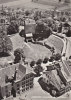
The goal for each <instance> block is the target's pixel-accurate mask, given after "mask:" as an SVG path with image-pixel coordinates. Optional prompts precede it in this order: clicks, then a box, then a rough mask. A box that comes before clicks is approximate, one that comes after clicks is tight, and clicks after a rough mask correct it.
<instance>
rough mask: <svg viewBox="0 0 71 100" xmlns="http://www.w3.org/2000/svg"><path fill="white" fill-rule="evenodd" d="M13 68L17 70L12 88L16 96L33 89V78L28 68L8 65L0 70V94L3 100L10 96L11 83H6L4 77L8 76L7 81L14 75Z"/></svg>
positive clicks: (19, 65)
mask: <svg viewBox="0 0 71 100" xmlns="http://www.w3.org/2000/svg"><path fill="white" fill-rule="evenodd" d="M15 68H16V69H17V74H16V80H15V81H14V85H13V87H14V89H15V91H16V95H19V94H20V93H23V92H25V91H28V90H30V89H31V88H33V85H34V84H33V79H34V76H33V73H32V71H31V68H30V67H28V68H27V67H25V66H24V65H22V64H15V65H10V66H8V67H6V68H2V69H0V94H1V96H2V97H3V98H4V99H6V98H9V97H10V96H12V95H11V90H12V83H10V82H8V83H6V82H5V79H6V76H8V78H9V79H11V78H12V76H13V74H14V73H15Z"/></svg>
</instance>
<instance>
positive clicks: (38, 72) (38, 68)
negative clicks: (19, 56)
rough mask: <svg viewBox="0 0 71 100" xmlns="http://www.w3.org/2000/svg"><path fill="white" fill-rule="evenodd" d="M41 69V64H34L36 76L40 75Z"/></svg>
mask: <svg viewBox="0 0 71 100" xmlns="http://www.w3.org/2000/svg"><path fill="white" fill-rule="evenodd" d="M42 71H43V68H42V67H41V65H36V66H35V68H34V72H35V73H36V75H37V76H40V72H42Z"/></svg>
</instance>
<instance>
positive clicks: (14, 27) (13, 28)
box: [7, 21, 19, 35]
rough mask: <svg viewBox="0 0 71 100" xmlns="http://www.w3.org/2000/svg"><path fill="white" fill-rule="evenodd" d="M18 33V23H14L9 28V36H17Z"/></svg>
mask: <svg viewBox="0 0 71 100" xmlns="http://www.w3.org/2000/svg"><path fill="white" fill-rule="evenodd" d="M18 31H19V26H18V23H17V22H16V21H12V22H11V23H10V25H9V26H8V28H7V34H9V35H11V34H15V33H17V32H18Z"/></svg>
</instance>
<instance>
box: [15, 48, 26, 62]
mask: <svg viewBox="0 0 71 100" xmlns="http://www.w3.org/2000/svg"><path fill="white" fill-rule="evenodd" d="M14 56H15V59H14V63H19V62H20V60H21V58H22V59H24V58H25V55H24V51H23V49H21V48H18V49H16V50H15V51H14Z"/></svg>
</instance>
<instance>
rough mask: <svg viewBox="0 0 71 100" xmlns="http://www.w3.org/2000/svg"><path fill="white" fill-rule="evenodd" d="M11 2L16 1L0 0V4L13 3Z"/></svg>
mask: <svg viewBox="0 0 71 100" xmlns="http://www.w3.org/2000/svg"><path fill="white" fill-rule="evenodd" d="M13 1H17V0H0V4H2V3H7V2H13Z"/></svg>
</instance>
